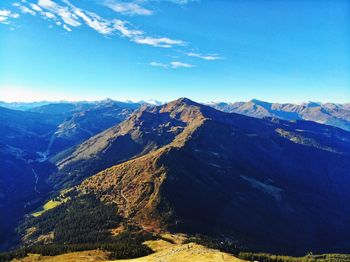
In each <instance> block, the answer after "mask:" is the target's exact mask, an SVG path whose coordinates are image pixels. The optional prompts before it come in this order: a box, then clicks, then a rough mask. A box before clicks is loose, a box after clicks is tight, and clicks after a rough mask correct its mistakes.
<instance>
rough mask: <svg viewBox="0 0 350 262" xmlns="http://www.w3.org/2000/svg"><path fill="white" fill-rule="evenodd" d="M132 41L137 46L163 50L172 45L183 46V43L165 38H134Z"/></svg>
mask: <svg viewBox="0 0 350 262" xmlns="http://www.w3.org/2000/svg"><path fill="white" fill-rule="evenodd" d="M133 41H134V42H136V43H138V44H143V45H151V46H156V47H165V48H169V47H172V46H174V45H180V46H183V45H185V42H183V41H181V40H173V39H170V38H167V37H160V38H155V37H151V36H140V37H135V38H134V39H133Z"/></svg>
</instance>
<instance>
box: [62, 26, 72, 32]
mask: <svg viewBox="0 0 350 262" xmlns="http://www.w3.org/2000/svg"><path fill="white" fill-rule="evenodd" d="M63 28H64V29H65V30H67V31H68V32H72V29H70V28H69V27H68V26H67V25H63Z"/></svg>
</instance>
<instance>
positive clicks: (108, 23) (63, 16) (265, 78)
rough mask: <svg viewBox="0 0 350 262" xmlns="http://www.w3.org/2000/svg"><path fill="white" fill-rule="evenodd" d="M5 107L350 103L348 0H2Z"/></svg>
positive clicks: (0, 62)
mask: <svg viewBox="0 0 350 262" xmlns="http://www.w3.org/2000/svg"><path fill="white" fill-rule="evenodd" d="M0 68H1V70H0V100H5V101H32V100H43V99H46V100H60V99H66V100H83V99H84V100H96V99H104V98H106V97H110V98H113V99H116V100H126V99H131V100H141V99H151V98H153V99H158V100H162V101H169V100H172V99H176V98H178V97H189V98H191V99H194V100H197V101H201V102H206V101H247V100H250V99H252V98H256V99H261V100H265V101H272V102H303V101H321V102H326V101H328V102H339V103H344V102H350V4H349V1H347V0H329V1H325V0H318V1H314V0H305V1H302V0H266V1H263V0H125V1H122V0H18V1H8V0H1V3H0Z"/></svg>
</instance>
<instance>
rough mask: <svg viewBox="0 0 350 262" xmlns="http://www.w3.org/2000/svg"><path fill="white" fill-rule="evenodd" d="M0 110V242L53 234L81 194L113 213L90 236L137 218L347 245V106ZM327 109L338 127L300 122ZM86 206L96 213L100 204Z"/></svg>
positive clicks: (157, 225)
mask: <svg viewBox="0 0 350 262" xmlns="http://www.w3.org/2000/svg"><path fill="white" fill-rule="evenodd" d="M213 107H216V108H219V109H220V110H216V109H215V108H213ZM243 108H246V109H243ZM301 108H303V109H301ZM325 108H328V109H327V110H326V109H325ZM331 108H333V109H332V110H331ZM0 110H2V111H1V112H2V113H1V114H0V120H1V121H0V130H1V131H2V136H1V139H0V156H1V160H0V172H1V173H0V178H1V180H0V212H1V213H2V214H6V216H1V218H0V219H1V221H0V225H1V227H0V230H1V234H0V235H1V239H0V240H1V242H2V248H3V249H7V248H9V247H13V246H16V245H26V244H27V245H33V243H36V244H39V243H42V244H45V243H61V242H60V241H63V240H62V239H63V238H60V237H59V235H60V234H61V233H62V232H61V231H60V230H62V225H56V224H55V223H53V222H54V221H57V220H61V219H65V221H66V223H68V224H70V223H72V225H73V222H74V223H77V221H76V220H74V221H73V220H69V219H72V215H69V213H67V210H70V208H71V207H72V206H76V205H77V199H78V200H79V199H87V198H86V197H87V196H88V197H89V198H88V199H90V198H91V197H92V198H94V199H97V200H98V201H102V202H101V203H104V204H106V207H104V208H107V209H110V208H115V209H116V210H117V211H116V212H117V215H118V217H119V218H118V219H119V220H118V221H119V222H118V223H119V224H118V225H116V224H115V223H117V222H115V223H113V226H111V225H112V224H111V223H110V222H109V221H107V220H105V219H101V220H100V221H99V224H100V225H101V226H103V228H104V229H106V230H107V229H108V230H107V231H103V232H102V231H99V232H97V231H96V232H93V236H92V235H91V234H90V235H89V236H85V235H82V236H81V237H83V238H84V237H86V238H85V239H90V240H89V241H90V242H91V241H95V240H96V239H100V238H101V237H102V235H101V234H102V233H103V234H110V233H108V232H114V231H115V230H117V229H118V230H122V229H123V228H127V227H137V228H139V230H141V231H142V230H144V231H147V232H154V233H160V232H176V233H187V234H189V235H195V234H202V235H206V236H210V237H215V238H221V239H224V240H223V241H228V242H230V243H234V245H235V246H239V247H241V248H243V249H245V250H251V251H262V252H276V253H283V254H297V255H299V254H300V255H301V254H305V252H308V251H313V252H350V249H349V245H348V243H349V242H348V241H349V239H350V227H349V223H350V206H349V205H348V203H349V200H350V190H349V188H350V176H349V174H350V161H349V160H350V132H347V131H346V130H344V129H346V128H344V127H346V121H348V120H346V119H347V117H346V114H347V113H346V112H349V109H348V106H347V105H334V106H333V107H332V106H331V104H326V105H323V104H321V105H320V104H308V105H299V106H296V105H284V104H283V105H277V104H268V103H264V102H260V101H256V100H254V101H251V102H247V103H235V104H223V103H218V104H211V105H210V106H207V105H202V104H199V103H196V102H194V101H191V100H189V99H187V98H181V99H178V100H175V101H172V102H170V103H166V104H162V105H151V104H145V103H143V104H139V103H121V102H116V101H112V100H105V101H101V102H99V103H96V104H89V103H88V104H84V103H76V104H70V103H68V104H67V103H61V104H47V105H43V106H40V107H37V108H31V109H30V110H27V111H18V110H10V109H5V108H0ZM234 110H241V113H242V114H237V113H228V112H231V111H234ZM223 111H228V112H223ZM312 112H314V113H312ZM267 113H268V114H270V115H267ZM249 114H250V115H253V116H254V117H250V116H246V115H249ZM331 115H332V117H333V118H337V119H342V121H344V122H342V123H343V125H344V126H343V128H344V129H341V128H337V127H333V126H331V125H324V124H319V123H316V122H312V121H304V120H303V119H308V118H310V117H311V116H313V117H314V119H313V120H315V121H316V116H317V117H318V122H322V121H325V122H326V123H327V124H330V122H332V121H330V118H331V117H330V116H331ZM278 116H279V117H278ZM321 116H323V117H324V118H321ZM326 116H327V117H328V118H326ZM283 119H288V120H283ZM321 119H323V120H321ZM308 120H310V119H308ZM332 123H333V124H334V123H339V122H332ZM84 201H87V200H84ZM94 201H96V200H94ZM45 203H46V204H45ZM48 203H49V204H48ZM84 203H85V202H84ZM93 203H96V202H93ZM44 204H45V205H44ZM101 208H102V207H101ZM103 210H105V209H103ZM113 210H114V209H113ZM33 212H36V213H35V214H36V215H35V216H33V215H31V214H32V213H33ZM84 212H89V214H90V215H91V217H98V216H99V215H98V214H100V213H95V212H102V209H96V208H93V209H91V210H90V209H84ZM25 215H26V216H25ZM76 215H77V216H78V217H79V219H78V220H79V221H81V220H84V217H80V216H79V214H76ZM23 219H24V220H23ZM49 221H51V222H49ZM52 221H53V222H52ZM67 221H70V222H67ZM50 223H52V224H50ZM17 225H21V226H20V227H19V229H18V232H19V233H14V232H13V229H14V228H15V226H17ZM55 232H56V233H55ZM106 232H107V233H106ZM67 234H68V233H67ZM84 234H85V233H84ZM60 236H61V237H62V235H60ZM103 236H105V235H103ZM65 239H66V240H64V241H65V242H64V243H65V244H66V245H68V244H74V242H71V240H69V239H71V238H65ZM72 241H73V240H72Z"/></svg>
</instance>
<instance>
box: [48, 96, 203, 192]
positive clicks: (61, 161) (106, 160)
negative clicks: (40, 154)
mask: <svg viewBox="0 0 350 262" xmlns="http://www.w3.org/2000/svg"><path fill="white" fill-rule="evenodd" d="M176 103H179V104H181V103H182V102H181V101H180V100H179V101H177V102H176ZM184 105H185V104H183V106H184ZM198 105H199V104H198ZM176 106H177V104H176V105H175V104H174V103H169V104H168V105H167V106H164V107H161V106H160V107H153V106H143V107H142V108H140V109H139V110H137V111H136V112H134V113H133V114H132V115H131V116H130V117H129V118H128V119H127V120H126V121H124V122H122V123H121V124H119V125H117V126H114V127H112V128H110V129H107V130H106V131H104V132H102V133H100V134H98V135H96V136H94V137H92V138H90V139H88V140H87V141H85V142H84V143H82V144H81V145H79V146H77V147H76V148H75V149H74V150H73V151H68V152H67V153H66V154H62V155H59V156H58V157H56V158H55V159H53V161H55V163H56V165H57V167H58V169H59V172H58V173H56V174H54V175H53V176H52V183H53V184H55V185H58V184H59V185H61V184H62V182H64V183H68V184H76V183H77V181H79V180H81V179H83V178H85V177H88V176H90V175H93V174H95V173H97V172H99V171H101V170H104V169H106V168H108V167H111V166H113V165H115V164H117V163H120V162H123V161H127V160H129V159H130V158H133V157H136V156H141V155H144V154H146V153H148V152H152V151H154V150H156V149H158V148H160V147H162V146H164V145H167V144H169V143H170V142H172V141H173V139H174V138H175V137H176V136H177V135H178V134H181V133H184V130H186V128H187V127H189V126H191V125H192V123H193V122H195V121H197V119H199V118H200V117H201V116H200V114H198V115H197V116H196V114H197V111H198V106H197V105H196V106H193V108H190V110H189V111H188V112H187V109H186V108H184V111H183V112H182V111H181V110H178V111H176V110H173V107H176ZM179 106H180V107H181V105H179Z"/></svg>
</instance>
